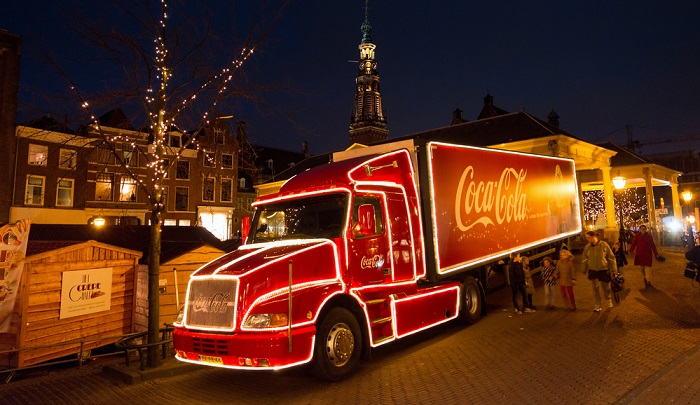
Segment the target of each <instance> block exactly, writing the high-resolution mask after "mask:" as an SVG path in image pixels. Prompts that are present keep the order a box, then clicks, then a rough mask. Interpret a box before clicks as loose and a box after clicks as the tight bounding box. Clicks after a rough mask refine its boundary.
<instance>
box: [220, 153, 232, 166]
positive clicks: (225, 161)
mask: <svg viewBox="0 0 700 405" xmlns="http://www.w3.org/2000/svg"><path fill="white" fill-rule="evenodd" d="M221 167H222V168H223V169H233V155H232V154H230V153H222V154H221Z"/></svg>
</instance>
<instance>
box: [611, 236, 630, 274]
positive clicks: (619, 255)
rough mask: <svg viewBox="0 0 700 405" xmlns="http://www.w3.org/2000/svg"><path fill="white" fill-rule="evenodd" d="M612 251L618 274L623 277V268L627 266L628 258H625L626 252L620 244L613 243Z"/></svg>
mask: <svg viewBox="0 0 700 405" xmlns="http://www.w3.org/2000/svg"><path fill="white" fill-rule="evenodd" d="M612 250H613V254H614V255H615V261H616V262H617V272H618V273H619V274H620V275H622V268H623V267H624V266H625V265H627V256H625V251H624V250H622V248H620V242H615V243H613V246H612Z"/></svg>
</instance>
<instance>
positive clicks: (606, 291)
mask: <svg viewBox="0 0 700 405" xmlns="http://www.w3.org/2000/svg"><path fill="white" fill-rule="evenodd" d="M586 240H587V241H588V244H586V246H585V247H584V248H583V254H582V256H581V259H582V264H583V269H584V271H585V272H587V273H588V279H589V280H591V288H593V298H594V299H595V307H593V311H595V312H600V290H601V288H602V290H603V296H604V297H605V300H606V301H607V302H608V307H611V308H612V306H613V303H612V299H611V296H610V280H611V279H612V273H613V272H617V263H616V261H615V254H614V253H613V251H612V249H611V248H610V245H608V244H607V243H605V241H602V240H600V239H598V234H597V233H595V232H593V231H588V232H586Z"/></svg>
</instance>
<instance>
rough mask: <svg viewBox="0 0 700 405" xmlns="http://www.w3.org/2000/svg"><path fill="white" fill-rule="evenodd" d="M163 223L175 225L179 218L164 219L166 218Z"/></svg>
mask: <svg viewBox="0 0 700 405" xmlns="http://www.w3.org/2000/svg"><path fill="white" fill-rule="evenodd" d="M163 225H165V226H175V225H177V220H176V219H164V220H163Z"/></svg>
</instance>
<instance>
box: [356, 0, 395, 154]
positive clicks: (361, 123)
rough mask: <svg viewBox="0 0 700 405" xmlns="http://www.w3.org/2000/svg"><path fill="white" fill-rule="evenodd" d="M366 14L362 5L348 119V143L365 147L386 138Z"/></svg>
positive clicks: (370, 29) (384, 119)
mask: <svg viewBox="0 0 700 405" xmlns="http://www.w3.org/2000/svg"><path fill="white" fill-rule="evenodd" d="M367 14H368V13H367V1H365V21H364V22H363V23H362V43H361V44H360V46H359V48H360V61H359V63H360V66H359V68H358V70H357V78H356V79H355V108H354V109H353V112H352V117H351V118H350V143H361V144H365V145H366V144H370V143H373V142H377V141H383V140H385V139H386V138H387V136H388V134H389V130H388V129H387V128H386V116H385V115H384V109H383V108H382V96H381V94H380V92H379V72H378V71H377V61H376V60H375V59H374V49H375V48H376V45H374V44H373V43H372V37H371V34H372V26H371V25H370V24H369V18H368V15H367Z"/></svg>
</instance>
